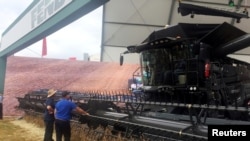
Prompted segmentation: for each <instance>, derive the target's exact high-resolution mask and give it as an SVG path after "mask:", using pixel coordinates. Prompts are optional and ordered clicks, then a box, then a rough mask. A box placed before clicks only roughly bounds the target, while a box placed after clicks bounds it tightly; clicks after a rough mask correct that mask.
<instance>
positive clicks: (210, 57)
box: [121, 3, 250, 107]
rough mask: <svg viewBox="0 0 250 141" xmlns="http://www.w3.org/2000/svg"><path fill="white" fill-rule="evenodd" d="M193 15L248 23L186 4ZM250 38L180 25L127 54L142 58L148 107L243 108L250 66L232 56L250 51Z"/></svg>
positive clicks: (213, 27) (225, 27)
mask: <svg viewBox="0 0 250 141" xmlns="http://www.w3.org/2000/svg"><path fill="white" fill-rule="evenodd" d="M178 10H179V12H180V13H181V14H182V15H184V16H185V15H188V14H192V13H196V14H204V15H212V16H224V17H231V18H235V19H237V20H238V21H239V20H240V19H241V18H248V15H247V14H245V13H234V12H230V11H222V10H218V9H212V8H207V7H201V6H195V5H189V4H183V3H180V5H179V9H178ZM249 45H250V34H249V33H246V32H244V31H242V30H240V29H239V28H236V27H235V26H233V25H231V24H229V23H226V22H224V23H221V24H200V23H195V24H191V23H179V24H177V25H173V26H168V27H167V28H164V29H162V30H158V31H154V32H153V33H151V34H150V35H149V36H148V37H147V38H146V39H145V40H144V41H143V42H142V43H141V44H138V45H134V46H128V47H127V50H126V51H125V52H124V53H122V54H121V64H122V62H123V55H124V54H128V53H138V54H140V66H141V74H142V83H143V87H142V90H143V92H144V93H145V95H146V97H147V99H145V100H148V101H158V102H159V101H160V102H170V103H182V104H183V103H184V104H187V103H190V104H208V105H211V104H217V105H222V106H229V105H231V106H235V105H237V106H243V107H245V106H246V105H247V103H248V102H249V101H250V100H249V99H250V93H247V94H246V95H244V94H243V93H245V90H247V89H249V88H250V77H249V73H250V70H249V68H250V67H249V66H250V65H249V63H247V62H243V61H240V60H238V59H235V58H231V57H229V56H228V55H229V54H232V53H234V52H236V51H239V50H242V49H244V48H247V47H248V46H249Z"/></svg>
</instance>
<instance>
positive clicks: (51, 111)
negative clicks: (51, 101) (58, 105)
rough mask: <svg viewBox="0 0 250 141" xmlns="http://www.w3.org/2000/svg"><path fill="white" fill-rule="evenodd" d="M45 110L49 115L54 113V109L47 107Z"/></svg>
mask: <svg viewBox="0 0 250 141" xmlns="http://www.w3.org/2000/svg"><path fill="white" fill-rule="evenodd" d="M47 110H48V111H49V114H53V113H54V109H53V108H52V107H51V106H50V105H47Z"/></svg>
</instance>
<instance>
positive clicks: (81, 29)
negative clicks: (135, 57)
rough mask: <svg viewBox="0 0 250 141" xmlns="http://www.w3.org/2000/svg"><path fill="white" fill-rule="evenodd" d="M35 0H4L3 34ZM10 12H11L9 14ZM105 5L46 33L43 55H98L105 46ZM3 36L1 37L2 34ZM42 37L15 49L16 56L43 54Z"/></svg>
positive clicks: (0, 18) (0, 3) (0, 19)
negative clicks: (56, 29) (103, 45)
mask: <svg viewBox="0 0 250 141" xmlns="http://www.w3.org/2000/svg"><path fill="white" fill-rule="evenodd" d="M32 2H33V0H0V34H1V36H2V33H3V32H4V31H5V30H6V29H7V28H8V27H9V26H10V25H11V24H12V23H13V22H14V20H15V19H16V18H17V17H18V16H19V15H21V13H22V12H23V11H24V10H25V9H26V8H27V7H28V6H29V5H30V4H31V3H32ZM6 13H8V14H6ZM101 30H102V7H99V8H97V9H96V10H94V11H92V12H91V13H89V14H87V15H84V16H83V17H81V18H80V19H78V20H76V21H74V22H73V23H71V24H69V25H67V26H65V27H63V28H62V29H60V30H58V31H56V32H55V33H52V34H51V35H49V36H47V37H46V40H47V55H46V56H43V58H55V59H69V58H71V57H76V59H77V60H83V54H84V53H88V54H89V56H96V55H97V56H98V55H99V54H100V50H101ZM0 39H1V38H0ZM41 53H42V40H40V41H38V42H36V43H34V44H32V45H31V46H28V47H27V48H25V49H23V50H21V51H19V52H17V53H15V54H14V55H15V56H25V57H41Z"/></svg>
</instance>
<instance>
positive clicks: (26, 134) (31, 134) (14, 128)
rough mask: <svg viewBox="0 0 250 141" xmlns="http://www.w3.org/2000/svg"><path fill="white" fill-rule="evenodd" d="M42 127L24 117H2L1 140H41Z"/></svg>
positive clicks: (0, 126) (0, 122)
mask: <svg viewBox="0 0 250 141" xmlns="http://www.w3.org/2000/svg"><path fill="white" fill-rule="evenodd" d="M43 134H44V128H42V127H39V126H37V125H36V124H34V123H29V122H27V121H26V120H25V119H24V118H13V117H12V118H10V117H4V118H3V120H0V140H1V141H42V140H43Z"/></svg>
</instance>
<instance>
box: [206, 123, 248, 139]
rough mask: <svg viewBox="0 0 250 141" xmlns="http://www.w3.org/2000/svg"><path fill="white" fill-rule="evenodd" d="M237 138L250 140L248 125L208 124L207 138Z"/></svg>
mask: <svg viewBox="0 0 250 141" xmlns="http://www.w3.org/2000/svg"><path fill="white" fill-rule="evenodd" d="M216 139H237V140H238V139H239V140H240V141H249V140H250V125H209V126H208V140H209V141H212V140H216Z"/></svg>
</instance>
